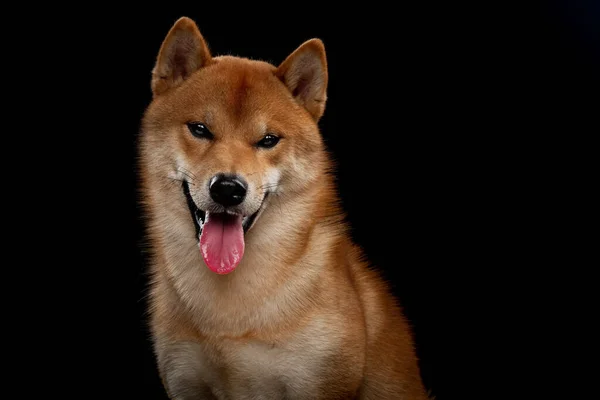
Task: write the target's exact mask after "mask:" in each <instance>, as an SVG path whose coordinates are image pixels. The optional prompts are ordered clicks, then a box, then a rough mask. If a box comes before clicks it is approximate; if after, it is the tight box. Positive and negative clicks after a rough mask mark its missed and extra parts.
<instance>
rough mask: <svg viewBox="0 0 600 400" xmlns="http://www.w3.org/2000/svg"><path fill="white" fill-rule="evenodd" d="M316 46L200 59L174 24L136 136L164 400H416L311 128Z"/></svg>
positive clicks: (394, 310) (407, 366) (410, 350)
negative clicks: (278, 57) (276, 59)
mask: <svg viewBox="0 0 600 400" xmlns="http://www.w3.org/2000/svg"><path fill="white" fill-rule="evenodd" d="M327 77H328V72H327V62H326V57H325V49H324V46H323V43H322V42H321V41H320V40H318V39H312V40H309V41H307V42H305V43H304V44H302V45H301V46H300V47H298V48H297V49H296V50H295V51H294V52H293V53H292V54H291V55H289V56H288V57H287V59H285V60H284V61H283V62H282V63H281V64H280V65H279V66H274V65H271V64H269V63H266V62H261V61H253V60H249V59H245V58H239V57H232V56H220V57H213V56H212V55H211V53H210V51H209V48H208V46H207V44H206V42H205V41H204V39H203V37H202V35H201V34H200V32H199V30H198V28H197V26H196V24H195V23H194V22H193V21H192V20H190V19H189V18H181V19H179V20H178V21H177V22H176V23H175V24H174V26H173V27H172V28H171V30H170V31H169V33H168V35H167V36H166V38H165V40H164V42H163V44H162V47H161V48H160V51H159V54H158V58H157V62H156V66H155V68H154V70H153V72H152V82H151V87H152V92H153V100H152V102H151V104H150V105H149V106H148V108H147V110H146V112H145V115H144V118H143V121H142V129H141V137H140V171H141V179H142V195H143V205H144V210H145V214H146V216H147V223H148V226H147V229H148V232H147V233H148V241H149V244H150V248H151V255H152V266H151V272H152V282H151V291H150V301H151V307H150V312H151V328H152V333H153V340H154V348H155V352H156V357H157V364H158V368H159V372H160V375H161V377H162V380H163V383H164V386H165V388H166V391H167V393H168V394H169V396H170V397H171V398H173V399H233V400H237V399H355V398H357V399H407V400H420V399H426V398H427V395H426V393H425V390H424V387H423V384H422V381H421V378H420V372H419V368H418V364H417V359H416V356H415V350H414V346H413V339H412V333H411V332H410V329H409V326H408V324H407V322H406V321H405V319H404V317H403V316H402V314H401V311H400V309H399V307H398V306H397V305H396V302H395V300H394V298H393V296H392V294H391V293H390V291H389V289H388V287H387V286H386V284H385V283H384V281H383V280H382V279H381V278H380V277H379V276H378V275H377V273H376V272H374V271H373V270H371V269H369V268H368V267H367V264H366V263H365V262H364V261H363V256H362V253H361V250H360V249H359V248H357V246H356V245H354V244H353V243H352V241H351V239H350V236H349V234H348V227H347V226H346V225H345V222H344V218H343V214H342V210H341V209H340V206H339V205H338V200H337V194H336V189H335V187H334V184H333V182H334V179H333V177H332V175H331V171H332V168H331V163H330V161H329V159H328V156H327V153H326V151H325V147H324V144H323V141H322V138H321V135H320V132H319V129H318V126H317V121H318V120H319V119H320V118H321V116H322V115H323V112H324V110H325V102H326V97H327V96H326V88H327V79H328V78H327Z"/></svg>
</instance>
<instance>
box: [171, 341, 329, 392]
mask: <svg viewBox="0 0 600 400" xmlns="http://www.w3.org/2000/svg"><path fill="white" fill-rule="evenodd" d="M332 350H333V349H332V343H331V342H328V341H322V340H321V341H320V342H319V341H317V340H314V339H313V340H307V339H306V338H301V339H300V340H295V341H292V342H290V343H286V345H285V346H276V345H270V344H267V343H263V342H259V341H251V342H245V343H240V342H238V341H234V340H224V341H222V342H221V343H220V344H219V345H218V346H215V345H210V344H200V343H190V342H186V343H177V344H172V345H169V346H167V347H165V348H163V352H164V354H163V357H161V358H162V359H163V363H162V369H163V375H164V377H165V379H166V381H167V382H166V383H167V386H168V388H169V391H170V392H171V395H172V396H173V397H174V398H181V399H188V398H189V399H195V398H217V399H284V398H285V399H310V398H317V397H318V391H319V390H321V389H322V386H323V383H324V381H323V380H324V377H323V374H322V372H321V371H322V370H323V369H326V367H327V365H326V364H327V357H328V354H331V351H332ZM198 393H205V395H198ZM206 396H208V397H206ZM211 396H213V397H211Z"/></svg>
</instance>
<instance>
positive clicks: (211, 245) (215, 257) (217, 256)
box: [182, 181, 269, 274]
mask: <svg viewBox="0 0 600 400" xmlns="http://www.w3.org/2000/svg"><path fill="white" fill-rule="evenodd" d="M182 186H183V193H184V194H185V198H186V201H187V205H188V208H189V210H190V213H191V216H192V220H193V221H194V226H195V227H196V237H197V238H198V241H199V244H200V250H201V252H202V257H203V258H204V261H205V263H206V265H207V266H208V267H209V268H210V269H211V270H212V271H213V272H216V273H218V274H228V273H230V272H232V271H233V270H234V269H235V267H236V266H237V265H238V264H239V262H240V261H241V259H242V256H243V254H244V246H245V241H244V236H245V233H246V232H248V231H249V230H250V229H251V228H252V226H253V225H254V223H255V222H256V219H257V218H258V216H259V215H260V213H261V212H262V210H263V209H264V206H265V200H266V198H267V197H268V194H269V193H268V192H267V193H266V194H265V196H264V198H263V200H262V203H261V205H260V207H259V208H258V211H256V212H255V213H254V214H252V215H248V216H243V215H239V214H231V213H227V212H210V211H204V210H200V209H199V208H198V207H197V206H196V203H195V202H194V200H193V199H192V195H191V193H190V187H189V184H188V182H186V181H184V182H183V184H182Z"/></svg>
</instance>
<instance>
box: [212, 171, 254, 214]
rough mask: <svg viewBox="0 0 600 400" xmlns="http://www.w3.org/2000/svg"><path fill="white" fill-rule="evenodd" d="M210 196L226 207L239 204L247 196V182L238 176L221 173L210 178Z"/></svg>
mask: <svg viewBox="0 0 600 400" xmlns="http://www.w3.org/2000/svg"><path fill="white" fill-rule="evenodd" d="M209 189H210V197H212V199H213V200H214V201H216V202H217V203H219V204H221V205H222V206H224V207H231V206H237V205H238V204H240V203H241V202H242V201H244V198H245V197H246V183H245V182H244V180H243V179H242V178H240V177H237V176H232V175H223V174H219V175H216V176H215V177H213V178H212V179H211V180H210V186H209Z"/></svg>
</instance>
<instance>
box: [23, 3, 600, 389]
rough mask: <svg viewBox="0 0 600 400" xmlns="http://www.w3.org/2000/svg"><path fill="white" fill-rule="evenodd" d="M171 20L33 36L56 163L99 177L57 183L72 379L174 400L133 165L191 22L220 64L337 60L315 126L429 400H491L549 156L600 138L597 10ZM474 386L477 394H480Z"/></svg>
mask: <svg viewBox="0 0 600 400" xmlns="http://www.w3.org/2000/svg"><path fill="white" fill-rule="evenodd" d="M172 3H173V5H171V3H169V2H166V3H162V4H160V5H159V4H158V3H157V5H155V6H151V5H146V6H144V7H140V8H128V9H125V6H124V7H123V8H118V7H108V6H105V5H94V4H91V3H90V4H89V6H88V7H87V8H86V9H82V10H79V11H78V13H77V15H76V16H72V15H71V14H69V12H71V11H73V10H71V11H69V12H67V11H68V10H63V11H62V14H61V15H62V17H61V18H56V19H54V20H51V21H53V22H52V23H51V25H52V26H51V28H49V29H45V30H41V29H40V30H38V31H36V32H37V35H38V36H37V37H38V39H37V40H38V41H40V42H41V43H43V44H44V46H42V47H45V48H48V49H51V52H49V53H48V54H47V55H44V60H45V61H46V62H45V64H44V65H47V66H48V67H47V70H45V72H46V74H45V75H44V80H49V81H50V84H51V85H52V86H53V91H51V92H50V95H49V97H50V98H49V99H48V101H47V102H46V103H47V104H48V105H47V107H50V106H51V105H52V103H55V102H56V101H57V99H58V98H59V97H60V96H67V97H68V99H69V100H70V102H69V108H66V107H63V106H60V105H56V104H55V105H56V108H57V110H56V111H55V112H53V113H52V115H51V118H52V119H51V120H50V121H51V122H52V126H55V127H56V126H58V127H59V128H61V129H62V128H65V127H66V128H68V129H72V130H73V132H75V136H68V135H64V134H56V135H55V134H53V135H52V140H53V141H54V142H53V143H54V147H53V148H56V149H57V150H58V151H61V152H60V153H57V152H49V154H48V155H49V156H50V158H51V159H52V161H51V162H52V163H54V164H55V165H57V166H58V165H60V167H59V168H60V169H61V171H63V172H64V171H69V170H71V169H72V168H73V166H74V165H75V166H81V165H85V167H81V168H78V169H79V170H81V172H82V173H83V174H84V179H82V180H77V182H73V180H72V179H66V178H65V179H60V181H61V182H59V183H61V184H63V185H65V186H67V185H69V186H71V187H73V186H74V187H75V189H74V190H73V196H72V197H61V196H58V198H59V200H60V201H61V205H62V207H65V204H66V209H64V212H58V211H55V212H54V213H53V214H54V215H59V217H60V218H63V219H60V220H59V221H60V222H59V223H57V225H56V226H60V225H61V224H63V223H64V222H65V221H66V218H64V217H65V216H74V217H73V218H71V219H74V220H76V221H75V222H76V224H77V228H73V231H72V232H74V233H73V234H72V235H70V236H69V240H68V242H67V241H66V240H65V239H64V238H63V237H60V236H59V237H58V238H57V239H56V240H57V242H59V244H61V246H60V247H59V248H61V249H62V248H63V247H64V248H65V249H67V250H66V253H60V254H61V255H60V257H64V254H69V256H70V257H72V258H73V265H74V269H73V270H71V269H69V270H68V271H67V272H63V274H64V276H63V275H59V276H60V278H57V277H56V276H54V275H53V276H52V278H53V279H54V280H56V281H61V283H63V284H64V282H67V280H73V279H76V280H77V281H78V282H81V281H83V282H85V285H83V286H82V285H79V284H76V285H71V284H65V286H67V288H68V289H65V290H62V289H61V290H56V291H54V289H53V293H52V296H55V297H57V298H59V299H60V304H61V307H65V308H63V309H66V310H68V311H71V310H73V315H75V317H72V316H71V313H70V312H69V313H68V316H66V317H65V321H68V322H69V323H71V324H73V325H74V326H75V328H74V330H70V331H68V332H75V333H73V334H69V335H67V336H68V337H67V339H66V343H65V344H64V345H60V346H58V345H56V346H54V347H53V350H55V351H56V354H55V357H57V358H58V359H60V358H61V357H64V354H65V353H66V352H67V350H69V349H75V351H74V352H75V353H78V352H79V349H82V350H81V351H82V353H81V355H79V354H77V358H76V359H77V360H78V361H77V362H76V363H74V364H72V365H75V368H72V369H71V370H70V371H71V372H70V373H71V374H72V375H69V374H67V375H65V376H63V375H62V374H61V376H62V377H63V378H61V379H69V380H70V381H77V382H79V383H80V384H81V386H82V387H83V388H86V390H92V391H98V392H100V391H102V390H104V391H106V393H108V394H111V393H112V394H114V398H124V397H125V395H124V393H125V392H127V393H130V394H129V397H128V398H140V399H141V398H143V399H152V398H156V399H160V398H165V397H164V394H163V392H162V388H161V386H160V382H159V379H158V375H157V372H156V368H155V365H154V359H153V355H152V352H151V348H150V342H149V336H148V332H147V327H146V316H145V307H146V304H145V299H144V296H145V288H146V284H147V279H146V275H145V271H146V265H145V259H144V255H143V251H142V246H141V243H142V240H143V225H142V224H141V221H140V214H139V208H138V205H137V194H136V184H137V180H136V172H135V152H136V150H135V149H136V138H137V133H138V130H139V122H140V118H141V116H142V113H143V111H144V109H145V107H146V106H147V105H148V103H149V102H150V100H151V92H150V72H151V69H152V68H153V66H154V61H155V57H156V55H157V52H158V50H159V48H160V45H161V42H162V40H163V38H164V37H165V35H166V33H167V32H168V30H169V28H170V27H171V26H172V24H173V23H174V22H175V21H176V19H177V18H179V17H180V16H183V15H185V16H188V17H191V18H192V19H194V20H195V21H196V22H197V24H198V26H199V28H200V30H201V32H202V33H203V35H204V37H205V38H206V40H207V41H208V43H209V46H210V47H211V50H212V52H213V54H234V55H240V56H247V57H251V58H256V59H264V60H267V61H271V62H273V63H275V64H277V63H279V62H281V61H282V60H283V59H284V58H285V57H286V56H287V55H288V54H289V53H290V52H291V51H293V50H294V49H295V48H296V47H297V46H298V45H300V44H301V43H302V42H303V41H305V40H307V39H309V38H312V37H319V38H321V39H322V40H323V41H324V43H325V47H326V51H327V56H328V62H329V73H330V85H329V90H328V103H327V108H326V111H325V115H324V117H323V119H322V120H321V123H320V126H321V130H322V133H323V135H324V137H325V140H326V143H327V146H328V149H329V150H330V152H331V155H332V157H333V158H334V159H335V160H336V161H337V165H338V168H337V176H338V186H339V191H340V195H341V199H342V204H343V206H344V209H345V210H346V212H347V215H348V221H349V223H350V224H351V226H352V233H353V236H354V238H355V240H356V242H357V243H358V244H360V245H361V246H362V247H363V248H364V250H365V252H366V254H367V256H368V258H369V259H370V260H371V261H372V263H373V265H374V267H375V268H378V269H379V270H380V271H381V273H382V274H383V275H384V276H385V277H386V278H387V279H388V281H389V282H390V284H391V285H392V287H393V290H394V293H395V294H396V295H397V296H398V298H399V300H400V302H401V304H402V305H403V308H404V311H405V313H406V315H407V317H408V319H409V320H410V322H411V324H412V325H413V327H414V333H415V338H416V343H417V352H418V356H419V358H420V365H421V370H422V376H423V379H424V382H425V385H426V386H427V387H428V388H429V389H430V390H431V391H432V393H433V394H436V395H437V396H438V398H439V399H446V398H447V399H451V398H464V397H465V396H466V395H467V393H468V392H470V393H475V394H478V395H479V398H481V397H488V396H487V395H488V393H489V392H488V391H487V390H486V389H485V383H486V382H487V381H488V379H491V378H492V374H491V373H488V372H487V371H488V370H487V369H486V368H483V367H482V365H483V364H482V363H481V361H482V360H486V359H487V360H488V361H489V360H490V359H491V360H498V359H499V356H502V355H503V352H504V349H506V348H507V345H506V343H505V341H506V338H507V337H508V336H509V335H510V334H514V333H515V331H514V329H512V327H513V326H514V325H510V324H509V323H508V321H510V320H512V319H511V318H512V317H513V316H514V314H511V313H509V312H507V311H506V309H505V307H504V304H506V303H508V301H509V299H510V297H512V296H513V294H514V293H515V292H516V290H517V289H516V288H515V287H516V286H518V284H519V282H521V281H522V280H524V277H525V276H526V275H528V274H529V264H528V263H529V261H530V260H531V258H523V257H520V256H518V255H517V253H518V252H519V251H521V250H527V248H528V247H529V246H531V245H532V240H531V236H528V235H529V233H531V234H532V235H533V233H532V232H533V231H534V229H537V227H538V226H537V223H538V222H540V220H539V219H538V217H539V208H538V206H540V205H544V204H545V203H544V202H539V197H538V196H536V195H535V194H536V191H538V190H544V189H545V188H546V185H547V183H548V182H549V181H550V180H551V178H554V177H555V175H553V172H554V171H555V168H558V167H557V165H558V166H560V163H561V162H562V161H563V160H562V158H561V157H562V155H561V153H559V155H558V156H557V155H556V154H557V153H553V152H551V151H549V150H548V148H549V145H550V144H559V145H560V143H561V141H563V140H565V138H567V137H572V136H573V135H575V134H576V133H578V132H585V133H589V132H596V133H597V132H598V130H597V129H595V130H594V128H593V126H594V125H590V124H592V123H593V121H594V120H593V118H590V116H593V115H595V114H597V107H598V100H597V98H598V88H599V85H598V70H599V67H600V63H599V56H598V49H599V46H598V36H597V34H598V26H599V25H598V6H597V3H595V2H593V1H587V2H586V1H563V2H558V1H556V2H544V4H543V5H542V4H540V5H534V4H533V3H532V4H529V5H527V6H525V4H515V5H509V4H507V3H505V2H504V3H502V5H501V4H500V3H498V2H478V3H477V4H469V5H466V4H463V5H458V4H455V3H454V2H442V4H441V5H440V4H434V3H432V2H402V3H401V4H395V5H394V7H393V8H392V7H385V6H377V5H374V4H370V3H359V2H357V3H354V5H347V6H344V7H341V8H340V7H338V8H336V9H332V10H325V8H324V6H317V5H315V4H314V3H310V4H309V3H294V4H291V3H290V4H287V5H286V7H283V6H282V5H280V6H279V7H275V8H273V9H264V10H258V9H256V8H254V7H247V8H245V9H243V8H240V7H238V6H236V5H233V4H231V5H228V6H226V7H222V8H220V9H216V8H214V7H208V6H207V5H206V4H203V2H197V4H194V5H190V6H186V7H176V6H175V5H174V4H176V2H172ZM479 3H485V4H479ZM177 4H179V3H177ZM127 7H129V5H127ZM55 11H56V10H55ZM63 21H64V22H63ZM23 23H24V22H23ZM24 26H27V27H28V28H27V29H32V28H31V26H32V25H27V24H25V25H24ZM49 32H53V33H54V32H56V34H55V35H52V36H51V37H50V36H48V37H46V36H45V35H46V33H49ZM28 43H29V42H28ZM35 43H36V46H38V44H39V43H38V42H35ZM36 48H38V47H36ZM28 49H29V48H28ZM28 56H29V57H30V56H31V53H30V50H28ZM26 59H27V60H29V59H30V58H26ZM33 65H34V68H36V69H37V68H38V64H36V63H34V64H33ZM52 68H54V69H52ZM67 85H68V88H69V92H68V94H65V90H66V88H65V86H67ZM71 89H73V90H71ZM38 92H41V91H31V92H28V93H35V94H36V95H37V93H38ZM30 99H37V97H35V96H32V97H30ZM35 101H37V100H35ZM35 101H34V100H31V104H35ZM73 111H76V112H73ZM30 117H31V116H30ZM45 122H47V121H45ZM47 126H50V124H48V125H45V126H44V128H47ZM36 129H41V130H42V131H43V132H45V133H48V131H46V130H45V129H42V126H40V125H36ZM61 132H63V131H61ZM42 136H45V137H48V136H49V135H42ZM62 140H65V142H64V143H65V144H64V146H63V142H62ZM57 143H60V144H58V145H57ZM73 146H74V147H75V148H76V149H78V150H79V151H77V152H73V151H72V150H68V149H72V148H73ZM65 150H67V151H66V152H65V153H64V154H65V156H62V154H63V152H62V151H65ZM59 154H60V155H59ZM557 163H558V164H557ZM46 165H49V164H46ZM63 166H64V168H63ZM59 176H64V174H61V175H59ZM63 180H64V182H62V181H63ZM90 182H93V185H89V183H90ZM57 185H58V183H57ZM54 190H57V189H54ZM69 193H71V192H69ZM69 199H71V200H69ZM72 199H76V200H72ZM61 210H62V209H61ZM523 215H525V218H520V219H519V218H518V217H517V216H523ZM49 218H50V215H49ZM69 221H70V219H69ZM544 223H547V221H542V224H544ZM50 236H53V235H50ZM90 254H91V255H92V256H90ZM60 259H62V258H60ZM65 271H66V270H65ZM54 273H58V272H55V271H54V270H53V274H54ZM63 278H64V281H63ZM61 287H62V286H61ZM499 305H500V306H499ZM81 307H83V308H81ZM82 309H83V310H84V311H83V312H82V311H81V310H82ZM60 326H62V325H60ZM507 327H508V328H507ZM61 332H63V331H61ZM489 333H500V335H498V337H497V338H495V339H490V338H489V335H488V334H489ZM61 336H62V333H61ZM62 337H63V339H64V336H62ZM60 343H63V342H60ZM80 358H81V359H80ZM50 359H51V360H53V359H54V358H50ZM52 368H55V364H54V363H52V364H51V366H50V367H49V368H47V370H51V369H52ZM75 376H76V377H77V379H75V378H74V377H75ZM79 376H81V379H79ZM474 377H477V378H476V379H475V378H474ZM90 378H91V381H93V383H91V381H90ZM97 378H99V379H97ZM475 381H476V382H477V384H478V385H481V386H483V387H484V389H483V390H484V392H483V393H482V392H478V391H477V390H474V389H469V390H466V388H467V387H470V386H471V385H472V384H473V382H475ZM88 382H90V383H88ZM61 392H63V393H64V391H61ZM121 393H123V394H121ZM84 397H85V396H84ZM80 398H81V397H80ZM86 398H87V397H86ZM105 398H113V397H112V396H109V397H105Z"/></svg>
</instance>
